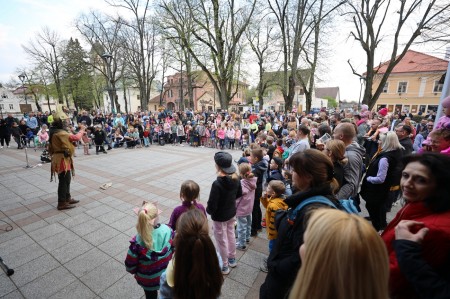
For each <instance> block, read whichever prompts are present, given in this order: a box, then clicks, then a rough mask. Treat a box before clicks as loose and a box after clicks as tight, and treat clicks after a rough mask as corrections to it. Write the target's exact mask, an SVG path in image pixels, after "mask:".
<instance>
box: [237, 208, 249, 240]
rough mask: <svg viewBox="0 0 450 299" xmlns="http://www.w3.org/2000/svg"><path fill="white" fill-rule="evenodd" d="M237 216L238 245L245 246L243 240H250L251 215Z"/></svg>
mask: <svg viewBox="0 0 450 299" xmlns="http://www.w3.org/2000/svg"><path fill="white" fill-rule="evenodd" d="M236 218H237V232H238V241H237V244H238V245H239V246H245V241H246V240H250V233H251V230H252V215H251V214H250V215H247V216H238V217H236Z"/></svg>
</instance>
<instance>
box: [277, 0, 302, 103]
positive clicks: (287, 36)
mask: <svg viewBox="0 0 450 299" xmlns="http://www.w3.org/2000/svg"><path fill="white" fill-rule="evenodd" d="M307 4H308V0H268V5H269V8H270V10H271V12H272V15H273V16H274V17H275V19H276V21H277V24H278V35H279V37H280V41H281V45H280V47H281V51H282V53H283V60H282V74H283V76H282V77H283V78H281V80H280V81H281V83H280V87H281V93H282V94H283V97H284V101H285V104H286V110H291V109H292V102H293V99H294V95H295V85H296V84H297V69H298V63H299V58H300V52H301V47H302V46H303V44H302V43H301V41H302V37H303V35H304V34H305V32H304V27H305V26H306V25H305V24H306V17H307V16H308V5H307Z"/></svg>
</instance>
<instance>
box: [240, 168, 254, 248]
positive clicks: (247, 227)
mask: <svg viewBox="0 0 450 299" xmlns="http://www.w3.org/2000/svg"><path fill="white" fill-rule="evenodd" d="M239 173H240V175H241V186H242V196H241V197H239V198H237V199H236V218H237V232H238V238H237V240H238V241H237V242H236V249H237V250H241V251H245V250H247V245H246V243H249V242H250V233H251V228H252V210H253V203H254V201H255V189H256V181H257V179H258V178H257V177H255V176H254V175H253V173H252V168H251V166H250V164H248V163H241V164H240V165H239Z"/></svg>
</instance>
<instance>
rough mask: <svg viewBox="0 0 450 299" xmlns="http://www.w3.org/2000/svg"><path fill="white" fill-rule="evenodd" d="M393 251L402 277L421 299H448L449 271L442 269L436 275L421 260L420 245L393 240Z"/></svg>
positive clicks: (449, 293)
mask: <svg viewBox="0 0 450 299" xmlns="http://www.w3.org/2000/svg"><path fill="white" fill-rule="evenodd" d="M393 245H394V250H395V254H396V255H397V261H398V265H399V267H400V270H401V271H402V273H403V275H405V277H406V279H407V280H408V281H409V282H410V284H411V285H412V286H414V289H415V291H416V294H418V295H419V297H418V298H421V299H448V298H450V271H449V267H450V265H449V264H448V263H449V261H447V266H446V267H445V266H444V267H443V268H444V269H445V271H443V273H437V272H436V271H435V270H434V269H433V268H432V267H431V266H430V265H429V264H428V263H427V262H426V261H425V260H424V259H423V258H422V249H421V247H420V244H418V243H416V242H412V241H408V240H395V241H394V244H393Z"/></svg>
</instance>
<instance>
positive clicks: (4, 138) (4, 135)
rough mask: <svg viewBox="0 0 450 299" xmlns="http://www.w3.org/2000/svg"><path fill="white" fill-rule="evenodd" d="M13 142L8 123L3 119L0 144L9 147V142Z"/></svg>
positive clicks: (0, 122)
mask: <svg viewBox="0 0 450 299" xmlns="http://www.w3.org/2000/svg"><path fill="white" fill-rule="evenodd" d="M10 141H11V131H10V130H9V126H8V123H7V122H6V120H4V119H3V118H2V119H0V143H1V146H2V148H3V146H5V143H6V146H7V147H9V142H10Z"/></svg>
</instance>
